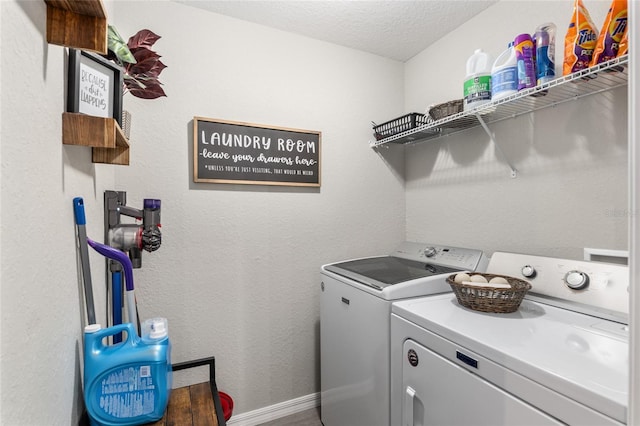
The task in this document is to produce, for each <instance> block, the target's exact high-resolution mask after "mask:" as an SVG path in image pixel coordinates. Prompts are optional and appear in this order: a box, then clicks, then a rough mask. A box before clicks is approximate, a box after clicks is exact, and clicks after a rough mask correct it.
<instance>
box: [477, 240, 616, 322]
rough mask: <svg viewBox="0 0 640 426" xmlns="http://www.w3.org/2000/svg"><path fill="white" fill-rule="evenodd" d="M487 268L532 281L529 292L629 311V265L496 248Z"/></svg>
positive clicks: (495, 272) (489, 270) (601, 307)
mask: <svg viewBox="0 0 640 426" xmlns="http://www.w3.org/2000/svg"><path fill="white" fill-rule="evenodd" d="M487 272H489V273H493V274H503V275H509V276H512V277H515V278H520V279H523V280H525V281H528V282H530V283H531V290H530V291H529V293H527V294H528V295H529V294H531V295H540V296H543V297H547V298H554V299H558V300H564V301H569V302H571V303H574V304H580V305H584V306H589V307H593V308H594V309H596V310H606V311H613V312H618V313H622V314H625V315H628V313H629V268H628V267H627V266H626V265H619V264H613V263H603V262H587V261H583V260H571V259H558V258H551V257H542V256H532V255H525V254H516V253H503V252H496V253H494V254H493V256H492V257H491V261H490V262H489V266H488V267H487Z"/></svg>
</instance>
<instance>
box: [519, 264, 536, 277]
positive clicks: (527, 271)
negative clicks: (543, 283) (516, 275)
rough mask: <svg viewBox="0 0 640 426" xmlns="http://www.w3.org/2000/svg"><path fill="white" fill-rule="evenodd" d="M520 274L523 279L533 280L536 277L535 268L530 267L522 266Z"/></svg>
mask: <svg viewBox="0 0 640 426" xmlns="http://www.w3.org/2000/svg"><path fill="white" fill-rule="evenodd" d="M520 272H521V273H522V275H523V276H524V277H525V278H535V277H536V268H534V267H533V266H531V265H524V266H523V267H522V269H521V270H520Z"/></svg>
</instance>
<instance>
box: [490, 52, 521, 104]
mask: <svg viewBox="0 0 640 426" xmlns="http://www.w3.org/2000/svg"><path fill="white" fill-rule="evenodd" d="M514 93H518V63H517V61H516V51H515V49H514V48H513V42H511V43H509V47H508V48H507V50H505V51H504V52H502V53H501V54H500V56H498V59H496V61H495V62H494V63H493V68H492V69H491V100H492V101H495V100H498V99H501V98H504V97H505V96H509V95H513V94H514Z"/></svg>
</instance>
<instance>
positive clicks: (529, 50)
mask: <svg viewBox="0 0 640 426" xmlns="http://www.w3.org/2000/svg"><path fill="white" fill-rule="evenodd" d="M514 47H515V51H516V60H517V63H518V90H523V89H528V88H530V87H534V86H535V85H536V65H535V62H534V61H533V57H534V52H535V47H534V46H533V39H532V38H531V36H530V35H529V34H520V35H519V36H517V37H516V39H515V41H514Z"/></svg>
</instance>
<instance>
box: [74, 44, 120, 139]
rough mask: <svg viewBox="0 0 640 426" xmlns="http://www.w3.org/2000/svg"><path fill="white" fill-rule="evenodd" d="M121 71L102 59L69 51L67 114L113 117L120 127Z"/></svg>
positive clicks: (87, 53) (84, 53)
mask: <svg viewBox="0 0 640 426" xmlns="http://www.w3.org/2000/svg"><path fill="white" fill-rule="evenodd" d="M122 78H123V77H122V68H120V67H119V66H118V65H116V64H114V63H113V62H111V61H108V60H106V59H104V58H103V57H102V56H99V55H96V54H93V53H90V52H85V51H84V50H77V49H69V73H68V82H67V112H79V113H83V114H87V115H92V116H95V117H105V118H114V119H115V120H116V121H117V122H118V124H119V125H120V126H122Z"/></svg>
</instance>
